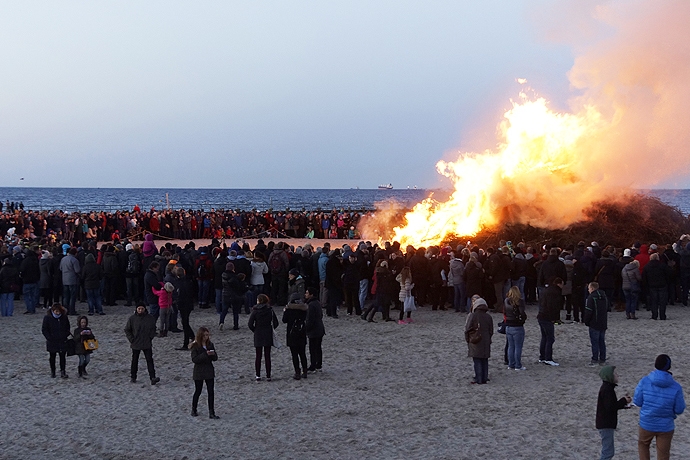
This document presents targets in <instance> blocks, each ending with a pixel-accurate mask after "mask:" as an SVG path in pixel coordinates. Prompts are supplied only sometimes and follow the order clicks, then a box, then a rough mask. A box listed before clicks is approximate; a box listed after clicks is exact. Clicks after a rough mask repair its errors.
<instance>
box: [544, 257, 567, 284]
mask: <svg viewBox="0 0 690 460" xmlns="http://www.w3.org/2000/svg"><path fill="white" fill-rule="evenodd" d="M555 278H560V279H562V280H563V282H564V283H565V282H566V281H568V272H567V271H566V270H565V264H564V263H563V262H561V261H560V260H559V259H558V256H554V255H551V256H549V257H547V258H546V260H545V261H544V262H542V264H541V266H540V267H539V275H538V277H537V286H546V285H548V284H551V283H552V282H553V280H554V279H555Z"/></svg>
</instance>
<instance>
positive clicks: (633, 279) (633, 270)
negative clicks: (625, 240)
mask: <svg viewBox="0 0 690 460" xmlns="http://www.w3.org/2000/svg"><path fill="white" fill-rule="evenodd" d="M621 279H622V280H623V290H624V291H632V292H640V291H641V288H640V282H641V281H642V275H641V274H640V270H639V269H638V268H637V266H636V265H635V264H633V263H629V264H627V265H626V266H625V267H623V270H621Z"/></svg>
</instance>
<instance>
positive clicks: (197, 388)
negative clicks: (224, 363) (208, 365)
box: [192, 379, 216, 415]
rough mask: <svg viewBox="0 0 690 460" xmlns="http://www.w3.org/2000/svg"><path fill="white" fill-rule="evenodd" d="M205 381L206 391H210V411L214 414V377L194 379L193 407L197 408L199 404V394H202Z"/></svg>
mask: <svg viewBox="0 0 690 460" xmlns="http://www.w3.org/2000/svg"><path fill="white" fill-rule="evenodd" d="M204 382H206V393H208V413H209V414H211V415H213V414H215V413H216V412H215V410H214V407H213V383H214V382H213V379H207V380H195V381H194V396H192V409H193V410H196V408H197V406H198V405H199V396H201V390H202V389H203V388H204Z"/></svg>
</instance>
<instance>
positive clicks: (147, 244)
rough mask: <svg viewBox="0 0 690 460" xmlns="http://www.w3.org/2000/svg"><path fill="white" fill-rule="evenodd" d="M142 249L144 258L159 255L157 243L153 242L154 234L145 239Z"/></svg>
mask: <svg viewBox="0 0 690 460" xmlns="http://www.w3.org/2000/svg"><path fill="white" fill-rule="evenodd" d="M141 249H142V253H143V254H144V257H153V256H155V255H156V254H157V253H158V250H157V249H156V243H154V242H153V235H152V234H150V233H149V234H147V235H146V236H145V237H144V245H143V246H142V248H141Z"/></svg>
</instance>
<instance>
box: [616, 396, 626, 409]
mask: <svg viewBox="0 0 690 460" xmlns="http://www.w3.org/2000/svg"><path fill="white" fill-rule="evenodd" d="M627 404H628V401H627V400H626V399H625V398H621V399H619V400H618V401H617V402H616V410H621V409H623V408H625V406H626V405H627Z"/></svg>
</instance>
